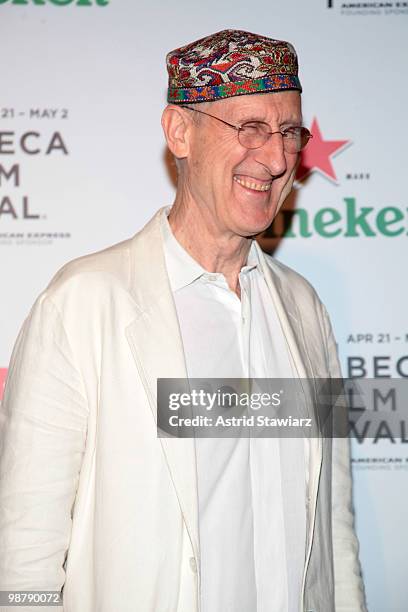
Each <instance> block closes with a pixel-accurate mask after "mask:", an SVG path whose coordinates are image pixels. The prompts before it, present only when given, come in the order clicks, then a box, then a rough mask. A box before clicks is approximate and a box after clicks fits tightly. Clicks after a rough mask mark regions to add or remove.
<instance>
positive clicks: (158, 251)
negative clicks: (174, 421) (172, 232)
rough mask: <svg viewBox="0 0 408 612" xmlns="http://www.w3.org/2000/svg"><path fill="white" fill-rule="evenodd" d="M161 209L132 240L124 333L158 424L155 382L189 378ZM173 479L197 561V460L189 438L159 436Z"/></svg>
mask: <svg viewBox="0 0 408 612" xmlns="http://www.w3.org/2000/svg"><path fill="white" fill-rule="evenodd" d="M160 214H164V210H163V209H161V210H160V211H159V212H158V213H157V214H156V215H155V216H154V217H153V219H152V220H151V221H150V222H149V223H148V224H147V225H146V226H145V227H144V228H143V229H142V230H141V232H139V234H137V235H136V236H135V237H134V238H133V240H132V246H131V266H132V271H131V293H132V295H133V297H134V299H135V302H136V306H137V309H138V311H139V314H138V316H137V318H136V319H135V320H134V321H133V322H132V323H131V324H130V325H129V326H128V328H127V330H126V335H127V339H128V341H129V344H130V347H131V349H132V353H133V357H134V359H135V362H136V365H137V368H138V370H139V374H140V377H141V380H142V382H143V384H144V387H145V390H146V394H147V397H148V399H149V403H150V408H151V410H152V413H153V418H154V420H155V422H156V423H157V379H158V378H187V372H186V364H185V358H184V351H183V344H182V339H181V334H180V329H179V324H178V319H177V312H176V308H175V304H174V300H173V296H172V292H171V288H170V284H169V280H168V276H167V272H166V267H165V259H164V252H163V246H162V238H161V228H160ZM159 442H160V444H161V446H162V449H163V452H164V455H165V458H166V462H167V465H168V468H169V472H170V475H171V479H172V482H173V485H174V488H175V491H176V494H177V498H178V501H179V504H180V508H181V511H182V513H183V516H184V519H185V523H186V527H187V530H188V533H189V536H190V540H191V544H192V547H193V550H194V552H195V555H196V556H197V558H199V544H198V542H199V538H198V502H197V479H196V457H195V446H194V439H193V438H172V437H161V438H159Z"/></svg>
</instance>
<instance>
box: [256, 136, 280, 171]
mask: <svg viewBox="0 0 408 612" xmlns="http://www.w3.org/2000/svg"><path fill="white" fill-rule="evenodd" d="M254 153H255V159H256V160H257V161H259V162H260V163H261V164H263V165H264V166H266V167H267V168H268V170H269V172H270V173H271V175H272V176H280V175H281V174H284V173H285V171H286V169H287V162H286V157H285V149H284V146H283V136H282V134H281V133H280V132H274V133H273V134H271V135H270V136H269V138H268V140H267V141H266V142H265V144H264V145H262V147H259V149H255V150H254Z"/></svg>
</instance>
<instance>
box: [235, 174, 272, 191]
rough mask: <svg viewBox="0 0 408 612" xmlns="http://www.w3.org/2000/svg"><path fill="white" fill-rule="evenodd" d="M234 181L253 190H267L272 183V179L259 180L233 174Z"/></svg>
mask: <svg viewBox="0 0 408 612" xmlns="http://www.w3.org/2000/svg"><path fill="white" fill-rule="evenodd" d="M234 181H236V182H237V183H238V184H239V185H242V187H246V188H247V189H252V190H253V191H269V190H270V188H271V185H272V181H260V180H259V179H254V178H252V177H248V178H244V177H242V176H234Z"/></svg>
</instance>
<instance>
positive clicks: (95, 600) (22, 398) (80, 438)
mask: <svg viewBox="0 0 408 612" xmlns="http://www.w3.org/2000/svg"><path fill="white" fill-rule="evenodd" d="M161 214H164V209H161V210H160V211H159V212H158V213H157V214H156V215H155V216H154V217H153V219H152V220H151V221H150V222H149V223H148V224H147V225H146V226H145V227H144V228H143V229H142V230H141V232H139V233H138V234H136V236H134V237H133V238H132V239H130V240H126V241H125V242H122V243H120V244H117V245H115V246H113V247H111V248H109V249H106V250H104V251H101V252H99V253H96V254H93V255H89V256H86V257H82V258H80V259H77V260H75V261H72V262H70V263H69V264H67V265H66V266H65V267H64V268H62V270H60V272H59V273H58V274H57V275H56V276H55V277H54V279H53V280H52V282H51V283H50V285H49V286H48V288H47V289H46V290H45V291H44V292H43V293H42V294H41V295H40V297H39V298H38V300H37V301H36V303H35V304H34V306H33V308H32V310H31V312H30V315H29V317H28V318H27V320H26V321H25V323H24V326H23V328H22V330H21V332H20V334H19V337H18V339H17V342H16V346H15V349H14V352H13V356H12V360H11V364H10V369H9V375H8V381H7V384H6V389H5V395H4V400H3V404H2V406H1V412H0V440H1V449H0V590H6V589H7V590H60V589H61V588H62V587H64V588H63V597H64V604H63V610H64V612H198V610H199V588H200V575H199V572H198V571H197V568H198V567H199V555H200V551H199V545H198V517H197V484H196V470H195V453H194V440H193V439H172V438H158V437H157V433H156V425H155V418H156V379H157V378H159V377H167V378H171V377H175V378H183V377H185V376H186V368H185V363H184V356H183V347H182V341H181V337H180V331H179V326H178V320H177V315H176V310H175V306H174V302H173V297H172V293H171V290H170V286H169V281H168V277H167V273H166V268H165V263H164V255H163V249H162V238H161V231H160V215H161ZM259 252H260V256H261V265H262V268H263V271H264V274H265V277H266V279H267V283H268V285H269V288H270V292H271V296H272V299H273V301H274V304H275V307H276V310H277V313H278V316H279V319H280V322H281V325H282V328H283V331H284V334H285V337H286V339H287V343H288V348H289V350H290V352H291V355H292V358H293V360H294V363H295V366H296V369H297V374H298V376H299V377H301V378H304V377H305V378H306V377H308V378H314V377H316V378H325V377H329V376H333V377H338V376H340V370H339V365H338V360H337V355H336V347H335V342H334V339H333V335H332V331H331V327H330V323H329V319H328V317H327V313H326V311H325V309H324V306H323V305H322V304H321V302H320V301H319V299H318V297H317V296H316V293H315V292H314V290H313V289H312V288H311V286H310V285H309V284H308V283H307V281H305V279H304V278H303V277H301V276H300V275H298V274H297V273H295V272H293V271H292V270H290V269H289V268H287V267H285V266H283V265H282V264H280V263H278V262H276V261H274V260H273V259H272V258H271V257H269V256H266V255H264V254H262V252H261V251H260V249H259ZM307 444H308V445H309V447H308V457H309V464H308V473H307V475H306V477H307V482H308V495H307V499H306V500H305V503H306V504H307V555H306V562H305V569H304V584H303V596H302V602H300V603H299V610H300V611H302V612H303V611H313V612H334V611H336V612H364V611H365V605H364V594H363V587H362V582H361V576H360V567H359V562H358V544H357V540H356V537H355V534H354V530H353V517H352V510H351V478H350V462H349V450H348V441H347V440H346V439H334V440H333V441H332V440H330V439H321V438H317V439H310V440H309V441H308V442H307ZM334 602H335V603H334ZM3 609H4V610H5V609H7V608H0V610H3ZM32 609H33V610H38V608H32ZM42 609H46V610H58V609H60V608H55V607H49V608H48V607H47V608H42ZM12 610H13V611H14V610H15V608H14V607H13V608H10V612H11V611H12ZM24 610H26V611H27V612H28V610H29V608H24ZM214 612H218V611H214ZM222 612H233V611H222ZM248 612H255V611H248ZM271 612H279V611H271Z"/></svg>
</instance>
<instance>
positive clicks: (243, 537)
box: [162, 207, 306, 612]
mask: <svg viewBox="0 0 408 612" xmlns="http://www.w3.org/2000/svg"><path fill="white" fill-rule="evenodd" d="M169 211H170V207H169V209H168V210H167V214H168V213H169ZM162 218H163V226H162V231H163V237H164V250H165V258H166V266H167V271H168V274H169V279H170V285H171V288H172V292H173V296H174V300H175V304H176V309H177V315H178V319H179V324H180V330H181V336H182V340H183V346H184V353H185V358H186V366H187V373H188V376H189V378H242V377H253V378H291V377H293V369H292V364H291V359H290V356H289V353H288V349H287V345H286V341H285V338H284V336H283V333H282V330H281V327H280V324H279V320H278V318H277V315H276V313H275V309H274V306H273V303H272V299H271V297H270V295H269V290H268V287H267V284H266V282H265V279H264V278H263V275H262V272H261V269H260V266H259V265H258V255H257V250H256V248H255V244H254V243H253V244H252V245H251V249H250V252H249V256H248V261H247V265H246V266H244V267H243V268H242V269H241V272H240V274H239V282H240V286H241V300H240V299H239V298H238V296H237V295H236V294H235V293H234V292H233V291H231V290H230V289H229V287H228V284H227V282H226V280H225V277H224V275H223V274H220V273H209V272H207V271H206V270H205V269H204V268H202V266H200V264H199V263H198V262H197V261H195V260H194V259H193V258H192V257H191V256H190V255H189V254H188V253H187V252H186V251H185V249H184V248H183V247H182V246H181V245H180V244H179V243H178V241H177V240H176V239H175V237H174V236H173V234H172V231H171V228H170V225H169V223H168V221H167V218H166V216H165V215H163V217H162ZM195 446H196V459H197V484H198V507H199V536H200V571H201V612H298V611H299V602H300V594H301V583H302V575H303V567H304V561H305V537H306V535H305V534H306V506H305V499H306V497H305V496H306V492H305V459H304V447H303V439H302V438H298V439H287V438H286V439H281V440H279V439H277V438H258V439H256V438H255V439H254V438H253V437H239V438H196V440H195Z"/></svg>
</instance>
